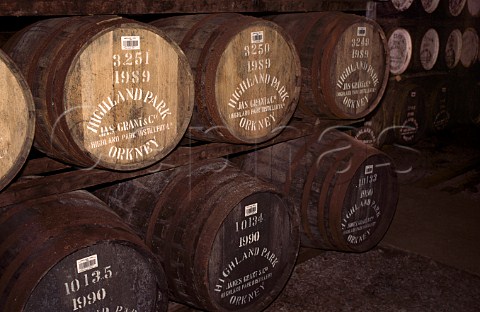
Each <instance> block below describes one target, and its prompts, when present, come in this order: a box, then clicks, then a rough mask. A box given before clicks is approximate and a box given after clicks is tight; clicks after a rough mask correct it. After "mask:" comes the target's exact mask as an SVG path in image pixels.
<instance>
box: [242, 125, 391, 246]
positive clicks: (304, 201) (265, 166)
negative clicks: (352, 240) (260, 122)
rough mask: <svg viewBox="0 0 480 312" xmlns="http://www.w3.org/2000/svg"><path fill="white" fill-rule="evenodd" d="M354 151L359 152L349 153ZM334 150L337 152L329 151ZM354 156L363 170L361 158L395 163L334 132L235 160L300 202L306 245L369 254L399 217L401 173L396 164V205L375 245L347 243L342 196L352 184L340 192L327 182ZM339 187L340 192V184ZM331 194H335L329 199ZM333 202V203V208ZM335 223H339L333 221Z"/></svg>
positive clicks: (303, 244) (344, 135) (330, 131)
mask: <svg viewBox="0 0 480 312" xmlns="http://www.w3.org/2000/svg"><path fill="white" fill-rule="evenodd" d="M349 147H352V148H353V149H351V150H350V151H349ZM330 148H331V151H333V152H332V153H329V152H328V151H329V149H330ZM354 151H355V152H354ZM353 154H355V156H356V157H357V160H356V161H355V160H354V163H355V164H356V165H358V166H361V163H362V161H360V160H366V159H369V158H371V157H372V156H378V155H380V156H381V157H382V158H383V159H384V160H386V161H388V162H390V165H391V166H392V163H391V160H390V158H389V157H388V156H386V155H385V154H384V153H382V152H380V151H379V150H377V149H375V148H373V147H369V146H367V145H365V144H363V143H361V142H359V141H357V140H355V139H353V138H351V137H350V136H349V135H347V134H345V133H342V132H341V131H338V130H336V129H334V128H329V129H322V130H318V131H317V132H315V134H313V135H310V136H308V137H305V138H299V139H295V140H291V141H288V142H285V143H281V144H277V145H275V146H272V147H267V148H264V149H261V150H258V151H256V152H254V153H249V154H246V155H242V156H240V157H238V158H237V159H236V160H235V162H237V163H238V164H239V165H241V167H242V169H243V170H246V171H247V172H249V173H251V174H253V175H256V176H258V177H259V178H262V179H265V180H266V181H270V182H272V183H274V184H275V185H277V186H278V187H279V188H281V189H282V190H283V192H284V193H285V194H286V196H289V197H290V198H291V199H292V201H293V202H294V203H296V204H295V205H296V209H297V210H298V211H299V213H300V218H301V227H300V232H301V244H302V246H306V247H311V248H319V249H326V250H338V251H344V252H364V251H367V250H369V249H371V248H373V247H374V246H375V245H376V244H378V242H379V241H380V240H381V239H382V237H383V236H384V234H385V233H386V231H387V229H388V227H389V225H390V223H391V221H392V219H393V215H394V213H395V209H396V203H397V201H398V186H397V182H396V172H395V171H394V169H393V168H394V166H392V167H391V168H392V170H390V173H389V175H391V176H390V177H391V180H390V186H391V189H390V191H391V192H392V193H391V195H392V200H391V201H390V205H391V206H390V207H389V208H388V209H387V210H386V213H385V215H386V217H385V219H383V220H381V221H380V222H381V225H379V227H378V228H377V230H378V231H377V232H376V233H374V234H373V235H372V240H371V241H365V242H364V243H362V244H359V245H357V246H355V245H354V244H349V243H348V242H346V240H344V239H342V237H341V236H342V235H341V234H340V233H341V230H340V223H339V222H340V220H339V216H340V214H339V213H340V209H339V205H341V204H342V203H343V197H342V196H344V195H345V194H346V192H348V191H347V189H346V188H345V185H346V183H343V184H344V185H343V186H341V185H340V186H339V187H338V188H337V189H336V190H334V191H332V190H330V191H329V187H332V185H330V186H329V183H324V181H328V179H330V178H332V179H333V178H334V177H335V174H336V173H335V171H336V169H337V168H339V166H343V165H345V164H346V162H345V161H350V160H351V157H352V155H353ZM358 155H362V156H364V157H365V158H362V157H358ZM359 159H360V160H359ZM320 160H321V161H320ZM280 168H287V170H286V171H284V172H282V170H281V169H280ZM352 176H353V175H352ZM347 180H348V178H347ZM312 181H313V183H317V184H318V185H317V187H316V190H315V187H312V188H310V186H312V185H314V184H312ZM343 182H345V181H343ZM333 184H335V183H333ZM333 188H334V189H335V185H333ZM328 192H330V193H329V194H331V195H332V194H333V196H328V195H327V193H328ZM335 202H337V204H335ZM329 203H333V205H332V206H331V207H330V206H329V205H328V204H329ZM335 205H336V206H335ZM331 219H333V220H335V221H333V222H332V221H329V220H331Z"/></svg>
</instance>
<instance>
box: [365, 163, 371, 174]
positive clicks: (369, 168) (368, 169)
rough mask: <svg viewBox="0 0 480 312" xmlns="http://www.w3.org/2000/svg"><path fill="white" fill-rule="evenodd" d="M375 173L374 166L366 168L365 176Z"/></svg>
mask: <svg viewBox="0 0 480 312" xmlns="http://www.w3.org/2000/svg"><path fill="white" fill-rule="evenodd" d="M372 173H373V165H367V166H365V174H372Z"/></svg>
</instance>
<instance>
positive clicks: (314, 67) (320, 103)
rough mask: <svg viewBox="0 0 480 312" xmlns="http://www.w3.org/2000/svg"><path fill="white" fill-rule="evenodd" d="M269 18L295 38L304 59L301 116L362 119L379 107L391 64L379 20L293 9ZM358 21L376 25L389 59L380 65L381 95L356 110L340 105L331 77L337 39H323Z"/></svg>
mask: <svg viewBox="0 0 480 312" xmlns="http://www.w3.org/2000/svg"><path fill="white" fill-rule="evenodd" d="M268 19H269V20H272V21H274V22H275V23H277V24H279V25H280V26H281V27H283V28H284V29H285V30H287V32H288V33H289V34H290V35H291V36H292V37H293V38H295V39H294V40H295V45H296V47H297V50H298V51H299V54H300V58H301V62H302V80H303V82H302V91H301V98H300V101H299V109H298V110H297V111H299V114H298V115H299V116H300V117H303V116H305V115H306V116H309V115H310V116H311V115H314V116H321V117H327V118H334V119H359V118H362V117H364V116H366V115H367V114H369V113H370V112H371V111H373V110H374V109H375V107H376V106H377V105H378V103H379V101H380V99H381V97H382V95H383V92H384V90H385V87H386V84H387V80H388V73H389V66H390V64H389V54H388V51H387V50H388V48H387V40H386V36H385V33H384V32H383V29H382V27H381V26H380V25H379V24H377V22H376V21H374V20H371V19H367V18H364V17H362V16H359V15H354V14H347V13H343V12H310V13H291V14H281V15H276V16H271V17H268ZM295 19H296V20H295ZM299 21H301V22H300V23H299ZM355 24H366V25H368V26H370V27H372V28H373V32H374V35H379V37H380V41H381V44H382V46H383V51H384V52H383V55H380V57H383V58H384V59H385V62H384V63H382V64H381V65H382V66H384V67H383V68H380V69H378V72H379V73H378V75H379V76H380V75H381V78H379V79H380V81H381V84H380V87H379V89H378V90H377V95H376V96H374V97H373V99H371V100H370V101H369V103H368V105H367V106H368V108H367V109H365V110H363V111H360V112H353V113H352V112H349V111H346V110H345V109H341V108H338V107H337V105H336V103H335V95H334V94H333V91H332V89H334V88H335V87H334V85H335V83H332V82H331V81H329V80H331V78H330V77H331V76H332V72H331V71H332V68H330V67H331V64H332V63H334V62H333V60H334V57H335V48H336V47H337V46H336V42H335V40H331V41H329V40H327V41H326V42H325V43H322V42H324V41H325V40H326V39H327V38H329V37H335V36H332V33H334V34H335V35H336V37H340V36H342V35H343V34H344V33H345V32H346V31H347V30H348V28H349V26H352V27H353V25H355ZM306 25H307V26H306ZM307 32H308V33H307ZM322 34H327V35H326V36H323V37H322V39H323V40H318V38H319V37H321V35H322ZM382 69H383V70H382ZM315 86H318V87H317V88H315Z"/></svg>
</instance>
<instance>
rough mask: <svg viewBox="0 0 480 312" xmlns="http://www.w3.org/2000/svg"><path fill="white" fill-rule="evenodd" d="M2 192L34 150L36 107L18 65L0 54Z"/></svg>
mask: <svg viewBox="0 0 480 312" xmlns="http://www.w3.org/2000/svg"><path fill="white" fill-rule="evenodd" d="M0 76H1V77H2V79H1V80H0V93H1V95H2V96H1V97H0V160H1V167H0V191H1V190H2V189H3V188H4V187H5V186H7V185H8V184H9V183H10V182H11V181H12V180H13V179H14V178H15V177H16V175H17V174H18V172H19V171H20V170H21V168H22V166H23V164H24V163H25V161H26V160H27V157H28V155H29V153H30V149H31V147H32V142H33V138H34V131H35V105H34V103H33V97H32V93H31V91H30V88H29V87H28V85H27V83H26V81H25V79H24V77H23V75H22V74H21V72H20V71H19V69H18V67H17V65H16V64H15V63H14V62H13V61H12V60H11V59H10V57H8V55H6V54H5V53H4V52H3V51H0Z"/></svg>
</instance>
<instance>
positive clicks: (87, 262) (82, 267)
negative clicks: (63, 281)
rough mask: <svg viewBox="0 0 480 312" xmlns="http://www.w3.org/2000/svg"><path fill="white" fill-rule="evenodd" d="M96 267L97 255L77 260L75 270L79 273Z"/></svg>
mask: <svg viewBox="0 0 480 312" xmlns="http://www.w3.org/2000/svg"><path fill="white" fill-rule="evenodd" d="M96 267H98V259H97V255H93V256H90V257H86V258H83V259H79V260H77V272H78V273H79V274H80V273H82V272H85V271H88V270H91V269H95V268H96Z"/></svg>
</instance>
